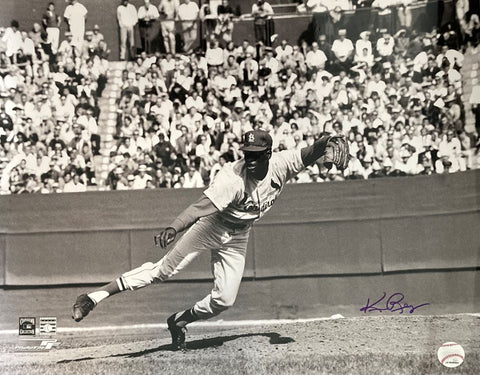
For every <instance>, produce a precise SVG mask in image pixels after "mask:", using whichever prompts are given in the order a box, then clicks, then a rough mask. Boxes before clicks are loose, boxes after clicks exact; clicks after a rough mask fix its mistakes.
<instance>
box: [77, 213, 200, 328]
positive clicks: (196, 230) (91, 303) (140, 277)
mask: <svg viewBox="0 0 480 375" xmlns="http://www.w3.org/2000/svg"><path fill="white" fill-rule="evenodd" d="M204 233H205V229H204V228H203V227H202V225H201V224H199V223H197V224H195V225H193V226H192V227H191V228H190V229H189V230H188V231H187V232H186V233H185V234H184V236H183V237H182V238H180V240H179V241H178V242H177V244H176V245H175V247H174V248H173V249H172V250H170V251H169V252H168V253H167V254H166V255H165V256H164V257H163V258H162V259H160V260H159V261H158V262H156V263H152V262H147V263H144V264H142V265H141V266H140V267H137V268H135V269H133V270H131V271H128V272H126V273H124V274H123V275H122V276H120V277H119V278H118V279H115V280H113V281H111V282H110V283H108V284H106V285H104V286H102V287H101V288H99V289H96V290H95V291H93V292H91V293H89V294H88V295H87V294H82V295H80V296H79V297H78V298H77V301H76V302H75V304H74V306H73V319H75V320H76V321H78V322H79V321H80V320H82V319H83V318H84V317H85V316H87V315H88V313H89V312H90V311H91V310H93V308H94V307H95V306H96V305H97V304H98V303H99V302H101V301H102V300H104V299H105V298H108V297H110V296H112V295H114V294H117V293H119V292H123V291H125V290H136V289H140V288H143V287H145V286H147V285H150V284H152V283H154V282H159V281H164V280H166V279H168V278H170V277H172V276H173V275H175V274H176V273H177V272H179V271H180V270H182V269H183V268H184V267H185V266H186V265H187V264H189V263H190V262H191V261H192V260H193V259H194V258H195V257H196V256H197V255H198V254H199V253H200V252H201V251H204V250H206V249H207V248H209V247H208V242H207V241H205V238H204V237H205V235H204Z"/></svg>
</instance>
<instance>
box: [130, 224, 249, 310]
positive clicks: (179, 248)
mask: <svg viewBox="0 0 480 375" xmlns="http://www.w3.org/2000/svg"><path fill="white" fill-rule="evenodd" d="M250 228H251V227H250V226H249V227H247V228H244V229H232V228H231V227H229V226H228V227H227V226H226V225H225V224H224V223H222V222H221V221H220V220H219V219H218V218H217V217H216V215H211V216H208V217H204V218H201V219H200V220H199V221H198V222H197V223H195V224H194V225H193V226H192V227H191V228H190V229H189V230H188V231H187V232H186V233H185V234H184V235H183V237H182V238H181V239H180V240H179V241H178V242H177V244H176V245H175V247H174V248H173V249H171V250H170V251H169V252H168V253H167V254H166V255H165V256H164V257H163V258H162V259H160V260H159V261H158V262H157V263H152V262H148V263H145V264H143V265H142V266H140V267H138V268H135V269H133V270H131V271H129V272H126V273H124V274H123V275H122V279H123V281H124V283H125V284H126V287H127V288H129V289H131V290H135V289H140V288H143V287H145V286H147V285H150V284H152V283H156V282H161V281H164V280H167V279H169V278H170V277H172V276H174V275H175V274H177V272H179V271H181V270H182V269H183V268H184V267H185V266H187V265H188V264H189V263H190V262H191V261H192V260H193V259H194V258H195V257H196V256H197V255H198V254H200V253H201V252H204V251H207V250H210V251H211V265H212V274H213V277H214V284H213V289H212V291H211V292H210V294H209V295H207V296H206V297H205V298H204V299H202V300H201V301H198V302H197V303H196V304H195V306H194V311H195V313H196V314H197V316H198V317H199V318H200V319H208V318H211V317H213V316H215V315H218V314H219V313H221V312H222V311H224V310H226V309H228V308H229V307H230V306H232V305H233V303H234V302H235V298H236V297H237V293H238V289H239V287H240V282H241V280H242V276H243V270H244V268H245V255H246V251H247V242H248V237H249V233H250Z"/></svg>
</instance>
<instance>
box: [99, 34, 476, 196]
mask: <svg viewBox="0 0 480 375" xmlns="http://www.w3.org/2000/svg"><path fill="white" fill-rule="evenodd" d="M464 47H465V45H464V44H463V42H462V39H461V37H460V35H458V34H457V33H456V32H455V31H454V30H453V29H451V28H450V29H449V28H445V29H444V30H438V29H433V30H432V31H431V32H429V33H419V32H416V31H415V30H407V29H401V30H399V31H398V32H396V33H395V34H394V35H392V34H391V33H389V31H388V30H386V29H380V30H378V31H377V32H370V31H368V30H366V31H363V32H361V33H360V35H358V39H356V40H350V39H348V38H347V32H346V30H339V32H338V36H337V37H336V39H335V40H334V41H333V43H331V44H330V43H329V42H328V40H327V38H326V36H325V35H320V37H319V40H318V41H315V42H313V43H312V44H311V45H308V44H307V43H306V42H305V41H302V42H301V43H299V45H293V46H292V45H289V44H288V43H287V42H286V41H281V42H280V43H277V44H276V45H274V47H268V46H264V45H261V46H260V48H257V46H256V45H252V44H250V43H249V42H248V41H243V42H242V44H241V45H235V44H234V43H233V42H232V41H229V42H227V43H224V41H222V40H221V39H220V38H218V37H215V36H214V35H211V36H210V38H209V40H208V41H207V48H206V51H205V52H204V51H203V50H201V49H196V50H195V51H194V52H193V53H189V54H173V53H167V54H166V55H164V56H158V55H157V56H148V55H146V54H145V53H143V54H140V55H139V56H138V57H137V58H136V60H135V61H134V62H131V63H129V64H128V65H127V68H126V69H125V70H124V72H123V77H122V80H123V86H122V96H121V99H120V101H119V106H118V108H119V116H118V124H117V134H116V137H117V140H118V144H117V145H116V146H115V147H114V149H112V150H111V161H112V165H111V173H110V175H109V178H108V184H109V186H110V187H111V189H144V188H159V187H174V188H182V187H188V188H190V187H203V186H206V185H208V184H209V182H210V181H211V180H212V178H213V177H214V176H215V173H216V172H217V171H218V170H219V168H221V166H222V165H223V164H224V163H226V162H229V161H233V160H237V159H239V158H240V157H241V151H240V150H239V147H240V144H241V142H242V134H243V133H244V132H246V131H248V130H250V129H252V128H263V129H266V130H268V131H269V132H270V134H271V136H272V138H273V141H274V149H275V150H284V149H292V148H302V147H304V146H305V145H306V144H311V143H312V142H313V141H314V140H315V139H316V138H318V137H321V136H323V135H326V134H343V135H344V136H345V137H347V138H348V140H349V141H350V146H351V153H352V156H353V157H352V159H351V161H350V163H349V167H348V169H347V170H345V171H338V170H336V169H335V168H333V169H332V170H326V169H325V168H324V167H323V166H322V164H321V162H320V163H317V164H315V165H313V166H309V167H308V168H307V169H306V170H305V171H304V172H302V173H300V174H299V175H298V176H297V177H296V178H295V180H294V181H292V182H298V183H303V182H322V181H331V180H343V179H367V178H374V177H382V176H407V175H416V174H427V175H428V174H433V173H453V172H457V171H464V170H467V169H470V168H477V167H479V161H478V150H476V149H475V146H476V142H477V134H467V133H466V132H465V129H464V127H465V110H466V109H465V107H464V105H463V103H462V100H461V94H462V85H463V84H462V63H463V60H464V56H463V54H462V48H464ZM475 47H476V45H472V46H471V47H469V48H475Z"/></svg>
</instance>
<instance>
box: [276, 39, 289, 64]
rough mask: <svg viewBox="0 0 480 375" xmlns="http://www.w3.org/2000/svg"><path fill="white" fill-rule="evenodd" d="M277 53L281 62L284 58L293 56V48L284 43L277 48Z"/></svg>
mask: <svg viewBox="0 0 480 375" xmlns="http://www.w3.org/2000/svg"><path fill="white" fill-rule="evenodd" d="M275 53H276V54H277V59H278V60H280V61H281V60H282V57H283V56H290V55H292V54H293V48H292V46H290V45H288V44H283V43H282V44H281V45H279V46H278V47H277V48H275Z"/></svg>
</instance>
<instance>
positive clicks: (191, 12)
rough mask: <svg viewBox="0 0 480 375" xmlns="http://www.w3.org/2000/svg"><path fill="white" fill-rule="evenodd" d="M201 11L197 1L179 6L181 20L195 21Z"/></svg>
mask: <svg viewBox="0 0 480 375" xmlns="http://www.w3.org/2000/svg"><path fill="white" fill-rule="evenodd" d="M199 11H200V9H199V8H198V5H197V3H196V2H194V1H190V2H189V3H188V4H187V3H183V4H181V5H180V6H179V7H178V19H179V20H180V21H194V20H196V19H197V17H198V13H199Z"/></svg>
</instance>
